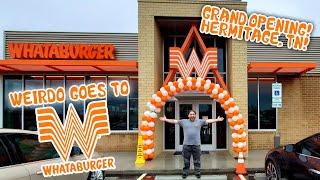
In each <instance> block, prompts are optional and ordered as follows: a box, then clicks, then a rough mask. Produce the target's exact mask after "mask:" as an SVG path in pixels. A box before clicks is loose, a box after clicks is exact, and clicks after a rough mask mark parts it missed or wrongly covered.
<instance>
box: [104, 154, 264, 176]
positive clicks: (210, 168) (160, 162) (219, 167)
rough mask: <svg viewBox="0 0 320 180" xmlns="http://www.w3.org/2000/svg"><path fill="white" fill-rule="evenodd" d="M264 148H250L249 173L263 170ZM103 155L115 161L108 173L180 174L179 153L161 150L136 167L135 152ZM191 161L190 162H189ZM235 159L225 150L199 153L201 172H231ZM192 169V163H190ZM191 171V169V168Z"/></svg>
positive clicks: (181, 162)
mask: <svg viewBox="0 0 320 180" xmlns="http://www.w3.org/2000/svg"><path fill="white" fill-rule="evenodd" d="M266 153H267V151H266V150H251V151H250V152H249V154H248V159H247V161H246V164H247V169H248V172H249V173H255V172H263V171H264V158H265V155H266ZM104 156H113V157H114V158H115V162H116V169H115V170H108V171H107V174H109V175H141V174H143V173H147V174H157V175H169V174H170V175H175V174H181V170H182V168H183V158H182V156H181V155H173V152H163V153H162V154H160V155H158V156H157V157H156V158H155V159H153V160H152V161H146V163H145V164H144V165H143V166H141V167H137V166H136V165H135V163H134V162H135V158H136V153H135V152H110V153H105V154H104ZM191 163H192V162H191ZM235 163H236V161H235V160H234V159H233V157H232V156H231V155H230V154H229V153H228V152H227V151H218V152H210V153H209V154H203V155H201V173H202V174H223V173H233V172H234V166H235ZM191 169H193V165H191ZM191 173H192V170H191Z"/></svg>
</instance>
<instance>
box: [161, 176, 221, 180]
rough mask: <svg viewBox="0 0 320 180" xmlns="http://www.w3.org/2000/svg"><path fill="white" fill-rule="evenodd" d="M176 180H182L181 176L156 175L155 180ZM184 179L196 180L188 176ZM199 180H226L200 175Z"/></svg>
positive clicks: (194, 177) (219, 177)
mask: <svg viewBox="0 0 320 180" xmlns="http://www.w3.org/2000/svg"><path fill="white" fill-rule="evenodd" d="M177 179H182V177H181V176H179V175H172V176H170V175H158V176H156V178H155V180H177ZM186 179H189V180H198V179H197V178H196V176H194V175H190V176H188V177H187V178H186ZM201 179H207V180H209V179H210V180H226V179H227V175H202V176H201Z"/></svg>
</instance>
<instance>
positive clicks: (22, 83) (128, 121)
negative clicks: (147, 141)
mask: <svg viewBox="0 0 320 180" xmlns="http://www.w3.org/2000/svg"><path fill="white" fill-rule="evenodd" d="M12 75H17V76H21V81H22V82H21V85H22V91H24V90H25V76H43V80H42V83H43V86H42V87H43V88H46V80H47V76H55V75H53V74H23V75H21V74H12ZM6 76H7V75H4V76H3V88H4V83H5V77H6ZM57 76H63V77H64V79H63V87H64V88H66V80H67V79H66V77H67V76H83V77H84V80H83V83H84V84H87V82H86V79H87V77H89V76H104V77H105V78H106V80H105V83H106V85H107V86H108V78H109V77H119V78H123V80H127V81H129V83H130V78H137V79H138V78H139V77H138V75H107V74H101V75H97V74H61V75H57ZM138 87H139V84H138V85H137V88H138ZM137 90H138V89H137ZM2 94H3V95H4V91H2ZM129 98H130V97H129V95H128V96H126V99H127V127H126V130H112V129H111V130H112V132H113V133H120V134H121V133H138V132H139V114H138V118H137V119H138V127H137V130H130V124H129V123H130V109H129V108H130V104H129ZM138 98H139V95H138ZM138 98H133V99H138ZM106 100H107V101H108V97H107V98H106ZM4 103H5V102H4V99H3V104H4ZM62 104H63V107H64V108H63V120H62V121H63V122H64V121H65V116H66V113H67V112H66V101H64V102H63V103H62ZM42 106H43V107H44V106H45V105H42ZM83 109H84V114H85V110H86V101H84V103H83ZM20 111H21V119H20V121H21V127H20V129H21V130H25V129H24V106H21V109H20ZM3 116H4V115H3V114H2V117H3Z"/></svg>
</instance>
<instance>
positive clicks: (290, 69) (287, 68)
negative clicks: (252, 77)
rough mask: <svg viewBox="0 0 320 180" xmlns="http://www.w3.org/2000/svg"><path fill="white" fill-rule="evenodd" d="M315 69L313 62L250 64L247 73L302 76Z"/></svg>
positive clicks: (315, 65)
mask: <svg viewBox="0 0 320 180" xmlns="http://www.w3.org/2000/svg"><path fill="white" fill-rule="evenodd" d="M316 67H317V64H316V63H314V62H250V63H249V64H248V73H262V74H263V73H266V74H269V73H271V74H302V73H306V72H308V71H310V70H312V69H314V68H316Z"/></svg>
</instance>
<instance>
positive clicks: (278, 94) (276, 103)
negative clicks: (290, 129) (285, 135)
mask: <svg viewBox="0 0 320 180" xmlns="http://www.w3.org/2000/svg"><path fill="white" fill-rule="evenodd" d="M272 108H276V135H275V137H274V147H279V146H280V134H279V122H278V108H282V84H281V83H277V82H276V83H272Z"/></svg>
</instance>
